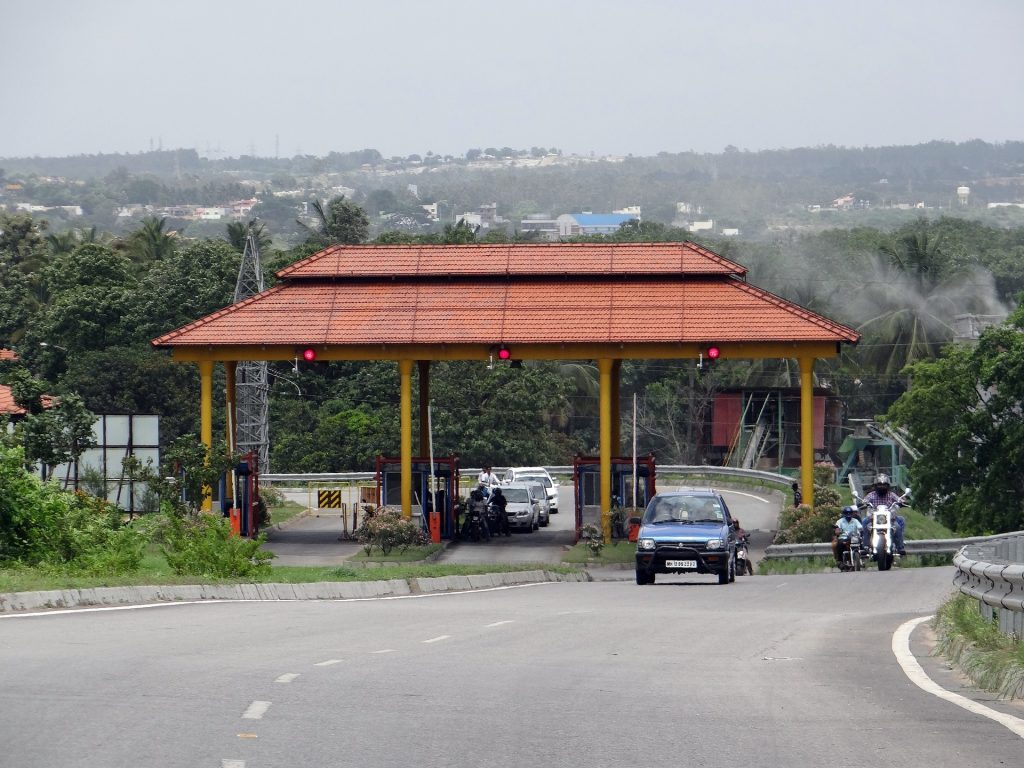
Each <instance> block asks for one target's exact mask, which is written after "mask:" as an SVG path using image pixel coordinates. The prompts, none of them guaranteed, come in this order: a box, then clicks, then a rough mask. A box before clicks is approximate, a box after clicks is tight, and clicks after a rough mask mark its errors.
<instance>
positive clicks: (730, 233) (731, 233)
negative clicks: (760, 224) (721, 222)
mask: <svg viewBox="0 0 1024 768" xmlns="http://www.w3.org/2000/svg"><path fill="white" fill-rule="evenodd" d="M739 234H740V231H739V229H738V228H737V227H722V237H739Z"/></svg>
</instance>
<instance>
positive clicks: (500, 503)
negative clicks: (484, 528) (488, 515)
mask: <svg viewBox="0 0 1024 768" xmlns="http://www.w3.org/2000/svg"><path fill="white" fill-rule="evenodd" d="M491 506H492V507H493V508H494V513H495V517H496V518H497V520H496V521H495V522H497V530H496V531H495V533H494V535H495V536H498V535H500V534H502V533H504V534H505V535H506V536H511V535H512V532H511V531H510V530H509V527H508V514H506V512H505V507H507V506H508V499H506V498H505V494H503V493H502V492H501V488H495V489H494V493H492V494H491Z"/></svg>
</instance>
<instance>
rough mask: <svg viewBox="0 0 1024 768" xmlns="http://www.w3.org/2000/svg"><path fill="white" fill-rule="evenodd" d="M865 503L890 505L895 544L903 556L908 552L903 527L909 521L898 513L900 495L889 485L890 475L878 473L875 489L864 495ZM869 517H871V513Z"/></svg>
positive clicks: (873, 505) (874, 505)
mask: <svg viewBox="0 0 1024 768" xmlns="http://www.w3.org/2000/svg"><path fill="white" fill-rule="evenodd" d="M864 503H866V504H869V505H871V506H872V507H877V506H878V505H879V504H885V505H886V506H887V507H889V514H890V515H891V516H892V532H893V535H892V538H893V544H894V545H895V546H896V551H897V552H898V553H899V554H900V555H901V556H902V555H905V554H906V551H905V550H904V548H903V529H904V528H905V527H906V524H907V521H906V520H905V519H904V517H903V515H898V514H896V508H897V507H898V506H899V504H900V497H899V496H898V495H897V493H896V491H894V490H892V487H891V486H890V485H889V476H888V475H885V474H881V475H878V477H876V478H875V485H874V489H873V490H872V491H871V492H870V493H869V494H868V495H867V496H865V497H864ZM868 519H869V520H870V519H871V516H870V514H869V515H868Z"/></svg>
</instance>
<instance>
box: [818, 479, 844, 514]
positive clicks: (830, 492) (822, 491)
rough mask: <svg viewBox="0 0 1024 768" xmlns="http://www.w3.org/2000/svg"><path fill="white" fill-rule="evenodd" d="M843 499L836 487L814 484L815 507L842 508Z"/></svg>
mask: <svg viewBox="0 0 1024 768" xmlns="http://www.w3.org/2000/svg"><path fill="white" fill-rule="evenodd" d="M842 505H843V497H842V496H841V495H840V493H839V490H838V489H837V488H836V487H835V486H834V485H818V484H817V483H815V484H814V507H815V509H817V508H818V507H841V506H842Z"/></svg>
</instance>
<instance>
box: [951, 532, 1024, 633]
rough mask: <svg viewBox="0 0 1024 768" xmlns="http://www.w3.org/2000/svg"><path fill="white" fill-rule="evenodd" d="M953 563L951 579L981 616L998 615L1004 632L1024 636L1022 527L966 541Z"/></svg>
mask: <svg viewBox="0 0 1024 768" xmlns="http://www.w3.org/2000/svg"><path fill="white" fill-rule="evenodd" d="M953 565H954V566H956V569H957V573H956V577H955V578H954V579H953V583H954V584H955V585H956V587H957V588H958V589H959V590H960V591H961V592H962V593H963V594H965V595H967V596H968V597H973V598H974V599H975V600H977V601H978V603H979V605H980V608H981V614H982V616H984V617H985V618H986V619H989V620H991V619H992V617H993V616H998V619H999V630H1000V631H1001V632H1002V633H1003V634H1006V635H1015V636H1016V637H1018V638H1024V531H1020V532H1017V533H1011V534H1003V535H1001V536H991V537H989V538H988V540H987V541H985V542H979V543H974V544H968V545H966V546H965V547H963V549H962V550H961V551H960V552H959V553H958V554H957V555H956V557H954V558H953Z"/></svg>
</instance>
